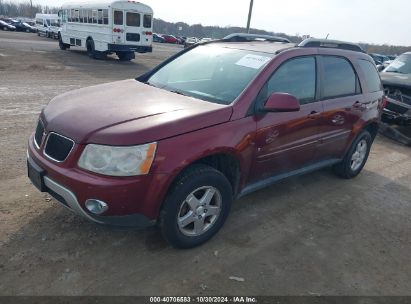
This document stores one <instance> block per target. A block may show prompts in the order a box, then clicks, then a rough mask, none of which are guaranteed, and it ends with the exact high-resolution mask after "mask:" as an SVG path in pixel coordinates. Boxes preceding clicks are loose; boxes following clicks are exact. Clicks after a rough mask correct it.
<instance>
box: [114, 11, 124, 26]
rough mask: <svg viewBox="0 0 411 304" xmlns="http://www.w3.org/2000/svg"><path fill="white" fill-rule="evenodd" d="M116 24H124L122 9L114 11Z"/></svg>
mask: <svg viewBox="0 0 411 304" xmlns="http://www.w3.org/2000/svg"><path fill="white" fill-rule="evenodd" d="M114 24H115V25H123V12H122V11H114Z"/></svg>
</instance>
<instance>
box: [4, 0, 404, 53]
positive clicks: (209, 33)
mask: <svg viewBox="0 0 411 304" xmlns="http://www.w3.org/2000/svg"><path fill="white" fill-rule="evenodd" d="M58 10H59V8H57V7H50V6H41V5H33V2H32V0H29V1H27V2H22V3H13V2H12V1H11V0H9V1H6V0H0V17H27V18H34V16H35V15H36V13H50V14H51V13H57V12H58ZM153 31H154V32H156V33H162V34H169V35H176V36H183V37H198V38H204V37H209V38H213V39H219V38H223V37H225V36H227V35H229V34H232V33H244V32H245V31H246V29H245V28H244V27H232V26H230V27H220V26H203V25H201V24H192V25H190V24H187V23H184V22H167V21H164V20H162V19H156V18H155V19H154V21H153ZM250 32H251V33H253V34H262V35H275V36H281V37H285V38H288V39H289V40H290V41H292V42H294V43H300V42H301V41H302V40H303V37H301V36H299V35H287V34H284V33H275V32H269V31H265V30H260V29H251V30H250ZM360 45H361V47H362V48H363V49H364V50H365V51H366V52H367V53H379V54H386V55H399V54H402V53H405V52H407V51H411V46H409V47H405V46H395V45H387V44H383V45H377V44H368V43H360Z"/></svg>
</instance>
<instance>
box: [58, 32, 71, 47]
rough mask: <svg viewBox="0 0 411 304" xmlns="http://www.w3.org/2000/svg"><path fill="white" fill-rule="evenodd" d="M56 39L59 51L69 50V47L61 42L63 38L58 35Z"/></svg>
mask: <svg viewBox="0 0 411 304" xmlns="http://www.w3.org/2000/svg"><path fill="white" fill-rule="evenodd" d="M58 39H59V47H60V50H63V51H65V50H67V49H69V48H70V45H68V44H65V43H64V42H63V38H61V35H60V34H59V36H58Z"/></svg>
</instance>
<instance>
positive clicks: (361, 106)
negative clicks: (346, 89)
mask: <svg viewBox="0 0 411 304" xmlns="http://www.w3.org/2000/svg"><path fill="white" fill-rule="evenodd" d="M352 107H353V108H355V109H360V110H364V109H365V108H366V107H367V106H366V105H364V104H363V103H361V102H359V101H356V102H355V103H354V104H353V105H352Z"/></svg>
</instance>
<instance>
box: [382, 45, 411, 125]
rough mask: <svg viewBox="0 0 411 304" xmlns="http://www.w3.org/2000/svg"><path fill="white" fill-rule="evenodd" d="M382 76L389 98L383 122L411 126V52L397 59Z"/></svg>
mask: <svg viewBox="0 0 411 304" xmlns="http://www.w3.org/2000/svg"><path fill="white" fill-rule="evenodd" d="M380 75H381V80H382V83H383V86H384V90H385V94H386V95H387V97H388V103H387V106H386V107H385V108H384V112H383V116H382V120H383V121H384V122H386V123H389V124H398V125H407V126H409V125H411V52H408V53H405V54H402V55H401V56H399V57H397V58H396V59H395V60H394V61H393V62H392V63H391V64H390V65H389V66H388V67H387V68H386V69H385V70H384V71H383V72H382V73H381V74H380Z"/></svg>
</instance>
